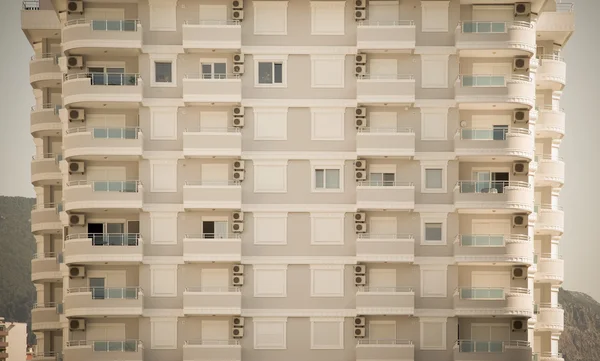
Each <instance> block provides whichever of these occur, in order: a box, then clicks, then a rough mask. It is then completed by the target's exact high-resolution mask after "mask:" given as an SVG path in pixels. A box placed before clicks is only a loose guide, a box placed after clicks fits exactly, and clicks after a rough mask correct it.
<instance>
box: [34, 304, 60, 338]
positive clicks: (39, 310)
mask: <svg viewBox="0 0 600 361" xmlns="http://www.w3.org/2000/svg"><path fill="white" fill-rule="evenodd" d="M31 329H32V330H33V331H34V332H35V331H50V330H60V329H62V325H61V323H60V314H59V312H58V304H56V303H53V302H51V303H36V304H34V305H33V309H32V310H31Z"/></svg>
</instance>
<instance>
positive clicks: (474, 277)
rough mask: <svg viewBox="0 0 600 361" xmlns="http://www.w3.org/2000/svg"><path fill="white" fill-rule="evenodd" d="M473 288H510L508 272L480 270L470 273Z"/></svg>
mask: <svg viewBox="0 0 600 361" xmlns="http://www.w3.org/2000/svg"><path fill="white" fill-rule="evenodd" d="M471 286H472V287H474V288H504V289H507V288H510V272H482V273H473V274H471Z"/></svg>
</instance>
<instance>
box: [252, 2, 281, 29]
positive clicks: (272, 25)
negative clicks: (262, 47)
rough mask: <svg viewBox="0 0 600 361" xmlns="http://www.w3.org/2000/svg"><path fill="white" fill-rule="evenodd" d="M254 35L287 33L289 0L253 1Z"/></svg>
mask: <svg viewBox="0 0 600 361" xmlns="http://www.w3.org/2000/svg"><path fill="white" fill-rule="evenodd" d="M252 5H254V35H287V8H288V2H287V1H253V2H252Z"/></svg>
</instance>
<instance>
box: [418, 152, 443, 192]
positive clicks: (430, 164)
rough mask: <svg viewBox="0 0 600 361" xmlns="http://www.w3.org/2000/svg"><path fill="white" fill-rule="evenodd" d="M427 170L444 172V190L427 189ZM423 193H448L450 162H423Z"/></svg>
mask: <svg viewBox="0 0 600 361" xmlns="http://www.w3.org/2000/svg"><path fill="white" fill-rule="evenodd" d="M427 169H441V170H442V188H439V189H438V188H427V179H426V174H427V172H426V170H427ZM421 193H448V161H446V160H442V161H421Z"/></svg>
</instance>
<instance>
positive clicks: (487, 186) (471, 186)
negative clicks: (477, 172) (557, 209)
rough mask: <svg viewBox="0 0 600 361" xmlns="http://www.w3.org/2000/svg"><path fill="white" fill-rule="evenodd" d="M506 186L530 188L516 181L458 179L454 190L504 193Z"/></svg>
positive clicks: (526, 184) (525, 183)
mask: <svg viewBox="0 0 600 361" xmlns="http://www.w3.org/2000/svg"><path fill="white" fill-rule="evenodd" d="M507 187H511V188H527V189H530V188H531V185H530V184H529V183H527V182H516V181H458V182H457V183H456V187H455V190H458V191H459V192H460V193H504V192H505V188H507Z"/></svg>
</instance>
